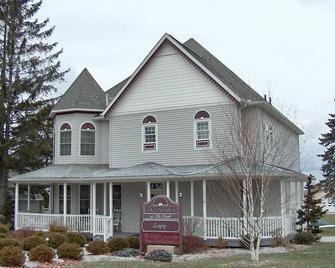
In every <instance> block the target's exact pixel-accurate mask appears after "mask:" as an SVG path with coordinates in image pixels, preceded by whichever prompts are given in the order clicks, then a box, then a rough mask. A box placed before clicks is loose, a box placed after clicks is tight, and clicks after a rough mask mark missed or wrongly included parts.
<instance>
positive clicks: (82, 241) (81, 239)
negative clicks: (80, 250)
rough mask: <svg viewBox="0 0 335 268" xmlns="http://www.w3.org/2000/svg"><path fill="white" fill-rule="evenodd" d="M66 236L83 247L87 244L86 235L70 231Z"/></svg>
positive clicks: (69, 240) (71, 241) (70, 241)
mask: <svg viewBox="0 0 335 268" xmlns="http://www.w3.org/2000/svg"><path fill="white" fill-rule="evenodd" d="M66 237H67V240H68V242H69V243H76V244H78V245H79V246H81V247H82V246H84V245H86V244H87V239H86V237H85V236H84V235H82V234H80V233H75V232H69V233H67V234H66Z"/></svg>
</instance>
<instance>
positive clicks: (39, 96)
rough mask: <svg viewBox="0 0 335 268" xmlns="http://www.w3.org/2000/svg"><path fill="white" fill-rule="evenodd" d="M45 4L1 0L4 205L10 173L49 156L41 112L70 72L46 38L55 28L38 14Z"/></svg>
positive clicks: (0, 189) (0, 177)
mask: <svg viewBox="0 0 335 268" xmlns="http://www.w3.org/2000/svg"><path fill="white" fill-rule="evenodd" d="M41 5H42V1H34V0H0V182H1V183H0V205H1V204H3V203H4V199H5V196H6V194H7V192H8V185H7V179H8V176H9V173H10V172H22V171H25V169H26V168H25V167H23V165H25V164H26V163H27V164H28V166H29V165H31V168H36V167H39V166H40V165H43V164H41V163H45V155H48V154H49V157H50V148H49V149H46V148H47V147H48V146H49V145H50V144H48V145H44V146H41V147H40V145H41V143H42V144H43V142H42V139H41V138H42V137H43V136H46V135H49V134H50V133H49V132H50V123H48V120H47V119H46V118H45V113H43V112H42V111H43V110H44V108H45V107H46V106H47V102H46V101H45V99H47V98H49V97H50V95H51V93H54V92H55V90H56V88H55V86H54V85H55V82H58V81H60V80H63V78H64V75H65V73H66V72H67V71H68V70H66V71H61V67H60V61H59V56H60V54H61V53H62V50H58V49H57V43H55V42H54V43H49V42H48V39H49V38H50V37H51V35H52V33H53V31H54V27H48V23H49V19H46V20H44V21H39V20H38V19H37V18H36V14H37V12H38V11H39V9H40V7H41ZM42 118H43V119H42ZM39 120H42V121H41V122H40V121H39ZM46 133H48V134H46ZM25 139H26V141H25ZM29 139H30V140H29ZM44 142H47V143H48V142H49V143H50V139H49V140H48V139H47V141H44ZM29 148H30V149H29ZM39 150H42V151H39ZM43 150H45V151H43ZM42 155H43V156H42ZM20 161H21V164H20ZM23 161H25V162H23ZM40 161H41V162H40Z"/></svg>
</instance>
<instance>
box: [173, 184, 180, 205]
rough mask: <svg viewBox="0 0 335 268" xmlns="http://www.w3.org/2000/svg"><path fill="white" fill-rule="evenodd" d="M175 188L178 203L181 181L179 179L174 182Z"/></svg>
mask: <svg viewBox="0 0 335 268" xmlns="http://www.w3.org/2000/svg"><path fill="white" fill-rule="evenodd" d="M174 186H175V187H174V190H175V193H174V195H175V200H176V203H179V183H178V181H175V184H174Z"/></svg>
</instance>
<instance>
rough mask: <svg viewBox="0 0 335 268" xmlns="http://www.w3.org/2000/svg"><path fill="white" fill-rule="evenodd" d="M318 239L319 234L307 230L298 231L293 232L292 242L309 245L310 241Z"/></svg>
mask: <svg viewBox="0 0 335 268" xmlns="http://www.w3.org/2000/svg"><path fill="white" fill-rule="evenodd" d="M319 239H320V237H319V236H316V235H315V234H312V233H309V232H298V233H296V234H295V236H294V239H293V242H294V243H296V244H304V245H310V244H311V243H312V242H316V241H318V240H319Z"/></svg>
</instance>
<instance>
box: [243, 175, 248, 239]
mask: <svg viewBox="0 0 335 268" xmlns="http://www.w3.org/2000/svg"><path fill="white" fill-rule="evenodd" d="M242 208H243V224H244V227H243V234H247V233H248V230H249V227H248V222H247V179H246V178H243V181H242Z"/></svg>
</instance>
